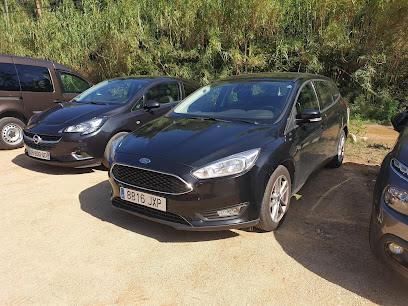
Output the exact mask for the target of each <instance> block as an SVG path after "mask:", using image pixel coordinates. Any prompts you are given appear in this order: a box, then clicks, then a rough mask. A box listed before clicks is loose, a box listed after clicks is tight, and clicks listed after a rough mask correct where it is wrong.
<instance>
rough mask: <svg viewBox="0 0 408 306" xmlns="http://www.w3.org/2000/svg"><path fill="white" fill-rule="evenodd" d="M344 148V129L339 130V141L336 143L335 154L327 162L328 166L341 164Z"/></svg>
mask: <svg viewBox="0 0 408 306" xmlns="http://www.w3.org/2000/svg"><path fill="white" fill-rule="evenodd" d="M345 149H346V133H345V132H344V130H341V132H340V137H339V142H338V143H337V154H336V156H334V157H333V159H332V160H331V161H330V163H329V167H331V168H338V167H340V166H341V165H342V164H343V160H344V152H345Z"/></svg>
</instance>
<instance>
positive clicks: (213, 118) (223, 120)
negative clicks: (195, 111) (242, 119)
mask: <svg viewBox="0 0 408 306" xmlns="http://www.w3.org/2000/svg"><path fill="white" fill-rule="evenodd" d="M187 118H188V119H197V120H212V121H221V122H232V121H231V120H227V119H221V118H215V117H200V116H197V117H187Z"/></svg>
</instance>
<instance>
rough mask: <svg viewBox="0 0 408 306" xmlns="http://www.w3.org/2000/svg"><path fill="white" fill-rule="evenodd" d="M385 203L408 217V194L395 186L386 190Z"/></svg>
mask: <svg viewBox="0 0 408 306" xmlns="http://www.w3.org/2000/svg"><path fill="white" fill-rule="evenodd" d="M384 201H385V203H386V204H387V205H388V206H389V207H391V208H392V209H394V210H396V211H398V212H400V213H401V214H404V215H408V192H406V191H405V190H402V189H399V188H397V187H394V186H389V187H387V188H386V190H385V193H384Z"/></svg>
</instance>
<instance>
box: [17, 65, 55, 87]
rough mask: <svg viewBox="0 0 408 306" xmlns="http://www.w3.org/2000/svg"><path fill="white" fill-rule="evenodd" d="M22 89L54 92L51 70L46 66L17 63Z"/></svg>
mask: <svg viewBox="0 0 408 306" xmlns="http://www.w3.org/2000/svg"><path fill="white" fill-rule="evenodd" d="M16 68H17V72H18V77H19V78H20V84H21V90H22V91H32V92H53V91H54V87H53V85H52V81H51V76H50V72H49V70H48V69H47V68H45V67H38V66H29V65H16Z"/></svg>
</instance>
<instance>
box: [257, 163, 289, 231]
mask: <svg viewBox="0 0 408 306" xmlns="http://www.w3.org/2000/svg"><path fill="white" fill-rule="evenodd" d="M291 195H292V182H291V178H290V174H289V171H288V169H286V167H284V166H282V165H280V166H278V167H277V168H276V170H275V172H274V173H273V174H272V175H271V177H270V179H269V181H268V184H267V185H266V188H265V193H264V196H263V199H262V206H261V212H260V220H259V223H258V225H257V227H258V228H259V229H261V230H264V231H268V232H270V231H273V230H275V229H277V228H278V227H279V226H280V225H281V223H282V222H283V220H284V219H285V216H286V213H287V211H288V209H289V204H290V198H291Z"/></svg>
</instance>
